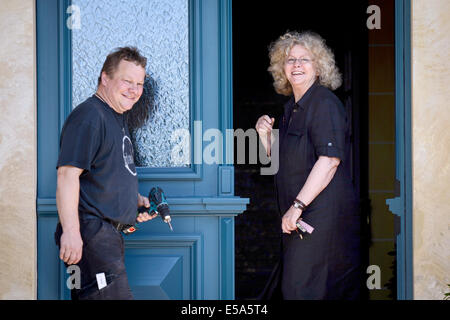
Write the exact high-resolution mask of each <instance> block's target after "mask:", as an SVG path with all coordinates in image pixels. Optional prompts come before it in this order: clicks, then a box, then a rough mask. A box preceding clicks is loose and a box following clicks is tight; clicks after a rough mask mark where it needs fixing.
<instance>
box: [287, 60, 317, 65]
mask: <svg viewBox="0 0 450 320" xmlns="http://www.w3.org/2000/svg"><path fill="white" fill-rule="evenodd" d="M297 61H298V64H299V65H304V64H306V63H310V62H311V61H312V60H311V59H308V58H298V59H296V58H288V59H286V61H285V62H286V64H290V65H293V64H295V63H296V62H297Z"/></svg>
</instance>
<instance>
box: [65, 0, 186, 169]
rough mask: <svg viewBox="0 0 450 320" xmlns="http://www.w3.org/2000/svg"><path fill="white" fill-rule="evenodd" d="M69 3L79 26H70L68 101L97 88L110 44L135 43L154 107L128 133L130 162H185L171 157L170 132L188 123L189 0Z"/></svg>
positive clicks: (112, 46) (82, 97)
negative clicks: (151, 85)
mask: <svg viewBox="0 0 450 320" xmlns="http://www.w3.org/2000/svg"><path fill="white" fill-rule="evenodd" d="M72 6H76V7H77V9H79V18H80V20H79V21H80V23H79V28H75V27H74V28H72V88H73V89H72V101H73V104H72V107H76V106H77V105H78V104H80V103H81V102H83V101H84V100H85V99H86V98H88V97H90V96H91V95H92V94H93V93H94V92H95V91H96V88H97V79H98V76H99V74H100V70H101V68H102V65H103V62H104V60H105V58H106V56H107V55H108V54H109V53H110V52H111V51H112V50H113V49H115V48H117V47H124V46H135V47H137V48H138V49H139V50H140V52H141V54H142V55H144V56H145V57H146V58H147V70H146V72H147V74H148V75H149V76H150V77H151V78H152V82H153V83H154V84H155V86H156V88H153V89H154V92H155V93H154V94H155V97H154V111H153V113H152V114H151V116H150V118H149V120H148V121H147V123H146V124H145V125H144V126H143V127H142V128H140V129H137V130H135V131H134V132H132V133H131V134H132V136H133V140H134V141H133V143H134V149H135V162H136V164H137V165H138V166H141V167H183V166H189V164H179V163H176V160H173V159H172V157H171V154H172V150H173V149H174V148H175V147H176V144H177V143H179V141H177V140H176V139H171V136H172V134H173V133H174V132H175V131H176V130H178V129H182V130H189V129H190V128H189V123H190V121H189V4H188V0H133V1H130V0H72ZM186 149H187V148H186ZM181 157H182V156H181Z"/></svg>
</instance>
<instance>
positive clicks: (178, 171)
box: [36, 0, 248, 299]
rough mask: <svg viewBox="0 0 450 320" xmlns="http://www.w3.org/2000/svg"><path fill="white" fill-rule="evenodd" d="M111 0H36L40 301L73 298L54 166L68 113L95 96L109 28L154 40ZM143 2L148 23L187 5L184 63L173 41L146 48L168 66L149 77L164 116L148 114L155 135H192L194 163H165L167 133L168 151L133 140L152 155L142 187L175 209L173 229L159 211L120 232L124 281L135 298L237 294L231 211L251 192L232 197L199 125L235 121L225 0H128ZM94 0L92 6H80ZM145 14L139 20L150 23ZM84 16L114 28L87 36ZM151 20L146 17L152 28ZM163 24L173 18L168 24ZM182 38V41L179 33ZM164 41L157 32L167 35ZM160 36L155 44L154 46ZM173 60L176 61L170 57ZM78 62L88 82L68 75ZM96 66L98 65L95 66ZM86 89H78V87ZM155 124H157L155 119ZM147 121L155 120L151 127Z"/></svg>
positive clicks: (141, 42) (157, 66)
mask: <svg viewBox="0 0 450 320" xmlns="http://www.w3.org/2000/svg"><path fill="white" fill-rule="evenodd" d="M114 3H115V4H116V5H117V6H120V5H124V4H123V1H112V2H111V1H105V2H103V1H101V2H99V1H78V0H77V1H75V0H74V1H69V0H60V1H58V0H48V1H36V15H37V17H36V19H37V60H38V67H37V68H38V71H37V85H38V97H37V100H38V195H37V211H38V298H39V299H67V298H69V291H68V289H67V286H66V279H67V277H68V276H69V275H68V274H67V273H66V270H65V267H64V265H63V263H62V262H61V261H60V260H59V258H58V252H57V251H58V250H57V247H56V245H55V243H54V239H53V238H54V236H53V232H54V229H55V226H56V223H57V209H56V200H55V191H56V170H55V166H56V160H57V157H58V145H59V133H60V131H61V128H62V125H63V123H64V120H65V119H66V118H67V116H68V114H69V113H70V111H71V110H72V107H73V106H74V105H75V104H76V103H77V101H78V100H80V99H81V100H80V101H82V100H83V99H84V98H85V97H84V96H88V95H90V94H93V93H94V90H95V84H96V80H97V77H98V74H97V73H99V72H100V68H101V64H102V63H103V60H104V58H105V56H106V53H107V52H109V51H111V50H112V49H113V48H115V47H117V46H119V45H122V44H121V43H120V42H114V41H115V40H111V39H112V38H114V37H113V35H114V33H115V32H116V33H118V34H120V33H121V32H123V30H121V29H120V28H129V32H125V34H126V35H127V37H128V36H132V35H133V34H134V35H136V34H137V39H129V38H127V39H128V40H129V42H130V43H125V41H124V43H123V45H128V44H135V45H137V46H138V48H146V50H147V49H149V47H148V46H151V45H150V44H151V42H152V41H153V40H151V39H150V40H145V39H146V38H142V37H140V36H139V35H138V33H136V32H132V31H135V30H141V29H142V30H144V29H145V27H146V26H135V25H132V21H136V20H133V19H131V20H127V19H126V18H127V14H124V13H123V12H124V11H123V10H121V9H120V7H116V8H113V9H112V8H109V9H107V8H106V7H107V6H110V5H111V4H114ZM139 4H141V5H142V6H145V8H147V12H146V13H145V14H144V18H145V19H148V20H149V21H150V20H151V23H153V22H154V21H153V20H157V21H160V19H164V17H166V16H167V14H165V13H164V12H165V11H164V10H166V11H167V10H176V8H174V7H173V6H180V7H181V8H179V9H180V10H181V9H183V10H188V12H187V13H186V15H185V16H183V17H185V19H186V21H185V22H186V23H185V24H187V26H188V31H186V30H184V31H181V32H174V33H173V35H174V36H175V37H181V38H182V39H180V41H179V43H180V42H183V41H184V42H183V43H185V44H186V43H187V48H186V46H182V47H183V48H185V49H186V50H188V63H186V62H185V61H184V60H183V59H184V58H180V57H177V56H175V57H171V58H169V59H166V58H167V55H170V54H171V53H173V51H177V50H178V49H177V48H179V46H178V47H177V48H172V47H170V44H163V45H161V46H160V47H159V49H157V50H155V51H152V52H150V53H148V55H151V57H148V58H150V60H151V63H150V64H149V70H148V72H149V73H151V72H152V71H154V72H157V70H162V71H161V72H163V71H167V69H170V70H171V71H170V72H169V74H168V75H166V78H167V79H168V80H170V81H169V82H167V80H163V78H164V77H163V76H158V75H157V74H156V73H154V74H153V77H154V78H155V79H160V81H159V85H160V87H161V88H162V89H161V91H160V96H159V97H158V99H160V100H155V101H159V102H158V103H159V105H160V107H159V108H158V110H157V111H158V112H160V113H159V114H158V115H157V116H155V117H154V118H152V119H151V120H150V121H155V122H154V123H153V127H157V128H158V130H155V131H154V132H151V134H153V135H155V134H156V135H158V133H159V134H160V136H162V133H163V132H165V131H170V130H172V131H173V130H174V129H176V128H182V129H187V131H188V132H189V135H190V140H189V144H188V146H187V151H186V152H190V155H191V157H190V162H189V163H187V164H186V165H182V166H178V165H173V163H170V162H168V157H167V156H168V150H170V149H171V148H173V145H170V143H167V140H168V139H169V138H168V136H165V137H164V139H163V140H164V142H165V143H166V145H165V147H164V148H163V147H160V146H159V145H156V146H155V145H154V144H155V142H154V140H152V139H154V138H149V139H148V140H145V139H144V140H142V141H138V142H136V145H140V147H139V146H138V148H142V149H146V148H147V147H148V148H147V149H148V150H146V151H145V152H147V153H146V154H147V155H150V156H151V155H152V154H153V155H155V158H154V159H155V161H154V163H147V162H145V161H143V164H144V165H146V166H145V167H144V166H141V167H138V177H139V192H140V193H141V194H143V195H147V194H148V193H149V190H150V189H151V188H152V187H155V186H159V187H161V188H162V189H163V190H164V192H165V193H166V196H167V198H168V202H169V206H170V210H171V216H172V225H173V228H174V231H173V232H172V231H170V229H169V228H168V226H167V225H166V224H165V223H163V221H162V220H161V219H159V218H158V219H155V220H152V221H150V222H147V223H144V224H142V225H140V226H139V229H138V231H137V232H136V233H135V234H133V235H130V236H125V247H126V251H125V252H126V253H125V260H126V266H127V270H128V277H129V281H130V285H131V288H132V290H133V292H134V296H135V298H136V299H233V298H234V217H235V216H236V215H237V214H239V213H241V212H243V211H244V210H245V208H246V204H247V203H248V199H242V198H239V197H237V196H235V195H234V188H233V184H234V177H233V166H232V164H224V163H223V162H218V163H212V164H206V163H204V162H203V158H202V152H203V149H204V147H205V145H207V144H209V143H211V141H207V140H205V141H203V138H204V132H205V131H206V130H208V129H210V128H215V129H219V130H220V131H222V132H225V129H227V128H232V123H231V120H230V119H232V117H231V116H230V115H231V112H232V106H231V101H232V99H231V94H232V91H231V72H230V70H231V42H230V41H231V33H230V32H229V31H230V30H231V1H227V0H223V1H221V0H208V1H205V0H179V1H175V2H173V1H165V0H153V1H150V2H149V1H141V2H133V6H132V8H133V10H137V11H138V12H139V14H137V15H136V16H139V17H141V18H142V12H141V11H142V10H140V9H139V8H138V5H139ZM90 5H91V6H92V8H93V9H92V8H91V9H86V8H87V7H89V6H90ZM74 6H75V7H74ZM102 6H104V7H102ZM69 8H70V10H69ZM170 8H172V9H170ZM77 10H78V11H77ZM89 10H91V11H92V12H89ZM108 10H109V11H108ZM158 10H159V11H158ZM74 12H79V14H80V17H81V19H80V22H81V23H80V29H76V30H75V29H73V28H72V29H70V28H69V27H68V26H72V27H73V24H72V25H71V24H70V23H69V24H68V23H67V22H68V19H69V18H70V19H72V16H73V15H74ZM114 12H117V14H116V15H119V16H120V17H123V18H120V17H118V18H117V21H115V20H114V15H112V16H111V14H113V13H114ZM106 13H107V14H106ZM89 15H93V16H92V17H89ZM121 15H123V16H121ZM94 16H95V18H93V17H94ZM108 16H109V18H108ZM91 18H92V19H91ZM134 18H135V17H134ZM144 18H142V19H143V20H142V21H140V22H139V23H140V24H146V22H145V21H146V20H145V19H144ZM102 19H103V20H102ZM105 19H106V20H105ZM123 19H125V20H123ZM152 19H153V20H152ZM183 19H184V18H183ZM89 21H99V25H97V26H96V28H103V27H104V26H108V25H110V26H111V27H110V28H111V29H110V30H105V29H101V30H100V29H99V34H100V35H101V37H100V38H98V39H97V40H95V39H96V38H95V37H96V36H97V37H98V35H94V36H93V37H92V39H90V38H89V37H86V35H87V34H88V33H95V30H96V29H95V28H94V29H92V30H91V29H90V28H91V27H92V26H90V25H88V24H89V23H90V22H89ZM116 22H118V23H119V25H120V28H119V29H117V28H118V27H113V26H114V25H116V26H117V24H115V23H116ZM172 22H173V21H172ZM130 23H131V24H130ZM151 23H150V22H149V25H150V26H151V25H152V24H151ZM164 23H165V22H164V21H163V20H161V21H160V24H164ZM167 23H168V25H170V23H171V22H170V21H169V22H167ZM153 25H154V24H153ZM175 25H176V24H175ZM141 27H142V28H141ZM83 28H86V30H83ZM115 28H116V29H115ZM174 28H175V27H174ZM175 29H176V28H175ZM77 32H85V33H84V36H83V37H78V38H77V40H76V41H75V42H74V41H72V40H73V38H72V37H74V36H76V33H77ZM147 32H151V31H147ZM186 36H187V37H188V39H185V37H186ZM119 38H120V39H121V38H123V37H122V36H121V37H119ZM163 38H164V37H163ZM163 38H158V39H160V40H161V39H162V40H161V41H162V42H164V41H165V40H164V39H163ZM120 39H119V40H120ZM93 41H94V42H93ZM95 41H97V42H102V43H101V45H100V46H99V47H100V48H102V49H101V50H104V52H103V51H102V52H99V51H101V50H100V49H95V50H93V52H91V53H89V54H86V53H85V54H81V55H80V54H79V53H80V52H82V49H80V48H81V47H82V46H89V45H91V46H93V47H95V48H97V45H98V44H97V43H95ZM133 41H134V43H132V42H133ZM158 41H159V40H156V41H155V42H154V43H155V45H154V46H151V47H152V48H151V49H152V50H153V49H154V47H155V46H156V44H158ZM169 42H170V41H169ZM74 44H76V45H74ZM146 45H147V47H146ZM77 50H78V51H77ZM149 50H150V49H149ZM183 50H184V49H183ZM96 52H97V53H96ZM74 53H75V54H74ZM77 55H78V58H75V60H74V56H75V57H76V56H77ZM97 55H98V57H97ZM97 58H98V59H99V60H98V61H97V60H96V59H97ZM77 59H78V60H77ZM167 61H168V62H167ZM172 62H174V63H173V64H171V63H172ZM75 64H76V65H75ZM180 65H181V69H183V70H184V71H183V72H184V75H183V76H182V78H183V77H184V78H186V77H187V78H188V87H186V86H185V87H184V88H185V89H182V90H184V92H183V95H182V96H181V97H180V96H178V97H177V96H176V94H175V93H176V91H179V90H181V89H180V88H183V85H182V84H181V85H175V86H173V87H171V84H170V83H171V82H175V81H173V79H174V77H176V76H177V73H179V72H180V69H179V68H178V67H180ZM83 68H87V69H89V68H93V71H92V72H91V73H90V74H89V75H87V76H85V77H86V78H88V79H87V80H89V81H88V82H86V83H85V82H79V81H78V80H79V79H75V78H74V71H76V72H79V71H80V70H81V69H83ZM95 68H97V70H94V69H95ZM171 68H175V69H171ZM77 70H78V71H77ZM219 75H220V76H219ZM78 77H82V76H81V75H79V76H78ZM158 77H159V78H158ZM164 81H166V82H164ZM164 83H166V84H167V83H169V84H168V85H167V86H168V87H164V85H165V84H164ZM184 84H186V81H184ZM163 87H164V88H163ZM83 88H84V89H83ZM82 89H83V90H84V91H83V92H84V93H82V94H81V93H80V92H81V91H82ZM80 90H81V91H80ZM171 90H172V91H171ZM164 92H165V93H164ZM77 95H78V96H77ZM74 96H76V99H75V98H74ZM82 96H83V97H84V98H83V97H82ZM77 99H78V100H77ZM176 103H180V104H181V105H180V106H178V107H176V108H175V109H173V108H166V107H167V106H168V105H169V106H172V104H176ZM174 110H175V111H174ZM177 110H178V111H177ZM180 110H181V111H182V110H185V111H186V110H187V117H186V114H185V116H184V118H183V119H184V120H180V121H178V120H177V119H178V118H176V113H177V112H179V111H180ZM183 112H184V111H183ZM164 120H165V121H168V126H167V127H164V126H163V125H162V124H163V123H164ZM157 121H160V122H159V124H157V125H155V123H156V122H157ZM175 125H180V126H179V127H176V126H175ZM149 126H150V127H152V125H151V124H149ZM169 137H170V135H169ZM160 138H161V137H160ZM161 139H162V138H161ZM219 146H220V147H219V148H218V149H217V152H219V154H220V155H221V158H222V159H225V156H226V152H225V151H226V150H225V148H226V147H227V146H226V144H225V143H221V144H219ZM228 148H230V147H229V146H228ZM231 149H232V148H231ZM158 153H159V154H158ZM194 154H197V156H198V154H200V157H199V158H197V160H198V161H194V160H195V159H194Z"/></svg>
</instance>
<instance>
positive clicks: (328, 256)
mask: <svg viewBox="0 0 450 320" xmlns="http://www.w3.org/2000/svg"><path fill="white" fill-rule="evenodd" d="M279 123H280V156H279V161H280V163H279V171H278V173H277V175H276V176H275V186H276V190H277V199H278V207H279V210H280V215H284V214H285V213H286V211H287V210H288V209H289V207H290V206H291V205H292V203H293V201H294V199H295V198H296V196H297V194H298V193H299V192H300V190H301V189H302V187H303V185H304V184H305V182H306V179H307V177H308V175H309V173H310V172H311V169H312V168H313V166H314V164H315V163H316V161H317V160H318V158H319V156H322V155H323V156H328V157H337V158H339V159H340V160H341V163H340V165H339V166H338V168H337V171H336V173H335V175H334V178H333V179H332V181H331V182H330V183H329V185H328V186H327V187H326V188H325V189H324V190H323V191H322V192H321V193H320V194H319V195H318V196H317V197H316V199H315V200H314V201H313V202H312V203H311V204H310V205H309V206H308V207H307V209H306V210H305V211H304V212H303V213H302V218H303V219H304V221H306V222H307V223H309V224H310V225H312V226H313V227H314V228H315V230H314V232H313V233H312V234H311V235H309V236H308V237H305V238H304V239H303V240H302V239H300V238H299V236H298V234H297V233H296V232H292V233H291V234H290V235H289V234H283V236H282V261H280V263H279V265H278V268H279V270H278V273H274V274H273V275H274V276H276V275H277V274H278V281H280V285H281V291H282V295H283V298H284V299H358V298H359V296H360V288H361V275H362V274H361V267H360V218H359V205H358V200H357V198H356V193H355V190H354V186H353V184H352V181H351V175H350V146H351V145H350V124H349V123H348V121H347V115H346V110H345V108H344V106H343V105H342V103H341V102H340V101H339V99H338V98H337V97H336V96H335V95H334V94H333V93H332V92H331V91H330V90H328V89H327V88H325V87H323V86H321V85H320V84H319V83H318V82H316V83H315V84H313V86H311V88H309V90H308V91H307V92H306V93H305V94H304V95H303V97H302V98H301V99H300V100H299V101H298V102H297V103H295V102H294V98H292V99H291V100H290V101H288V102H287V104H286V105H285V111H284V115H283V116H282V118H281V120H280V122H279ZM271 281H272V284H271V286H270V288H272V290H274V288H276V287H277V281H276V279H275V280H274V279H273V278H272V279H271Z"/></svg>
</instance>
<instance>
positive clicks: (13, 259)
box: [0, 0, 37, 299]
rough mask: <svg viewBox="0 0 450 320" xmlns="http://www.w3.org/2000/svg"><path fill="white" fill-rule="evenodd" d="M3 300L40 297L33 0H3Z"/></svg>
mask: <svg viewBox="0 0 450 320" xmlns="http://www.w3.org/2000/svg"><path fill="white" fill-rule="evenodd" d="M0 30H1V31H0V43H1V46H0V110H1V112H0V299H35V298H36V241H37V240H36V239H37V237H36V99H35V96H36V94H35V92H36V91H35V88H36V86H35V11H34V1H33V0H20V1H17V0H0Z"/></svg>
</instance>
